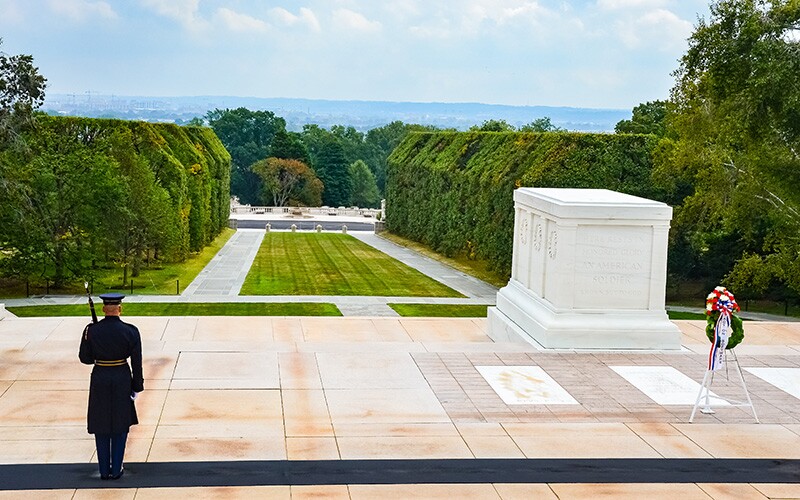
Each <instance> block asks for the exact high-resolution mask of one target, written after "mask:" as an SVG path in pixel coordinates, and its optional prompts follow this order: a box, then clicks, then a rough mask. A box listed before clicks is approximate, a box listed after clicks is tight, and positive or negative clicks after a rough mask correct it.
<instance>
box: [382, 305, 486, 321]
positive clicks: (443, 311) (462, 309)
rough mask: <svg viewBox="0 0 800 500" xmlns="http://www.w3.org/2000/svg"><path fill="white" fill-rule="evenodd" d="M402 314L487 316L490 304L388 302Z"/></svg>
mask: <svg viewBox="0 0 800 500" xmlns="http://www.w3.org/2000/svg"><path fill="white" fill-rule="evenodd" d="M388 305H389V307H391V308H392V309H394V310H395V311H396V312H397V314H399V315H400V316H413V317H429V318H434V317H437V318H485V317H486V308H487V307H489V306H480V305H469V304H388Z"/></svg>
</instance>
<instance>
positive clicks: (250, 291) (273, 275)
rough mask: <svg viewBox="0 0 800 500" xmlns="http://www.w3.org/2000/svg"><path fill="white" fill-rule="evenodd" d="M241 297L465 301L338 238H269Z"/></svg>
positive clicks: (361, 246)
mask: <svg viewBox="0 0 800 500" xmlns="http://www.w3.org/2000/svg"><path fill="white" fill-rule="evenodd" d="M240 295H347V296H353V295H364V296H381V297H386V296H399V297H463V295H461V294H460V293H458V292H457V291H455V290H453V289H452V288H450V287H448V286H445V285H443V284H442V283H439V282H438V281H436V280H434V279H432V278H430V277H428V276H425V275H424V274H422V273H421V272H419V271H417V270H416V269H413V268H411V267H409V266H407V265H405V264H403V263H402V262H400V261H398V260H396V259H394V258H392V257H389V256H388V255H386V254H385V253H383V252H381V251H379V250H377V249H375V248H373V247H371V246H369V245H367V244H365V243H362V242H360V241H359V240H357V239H356V238H353V237H352V236H350V235H346V234H338V233H289V232H286V233H278V232H275V233H267V235H266V236H265V237H264V241H263V242H262V243H261V248H260V249H259V251H258V254H257V255H256V258H255V261H254V262H253V265H252V266H251V268H250V272H249V273H248V275H247V278H246V279H245V281H244V285H243V286H242V290H241V292H240Z"/></svg>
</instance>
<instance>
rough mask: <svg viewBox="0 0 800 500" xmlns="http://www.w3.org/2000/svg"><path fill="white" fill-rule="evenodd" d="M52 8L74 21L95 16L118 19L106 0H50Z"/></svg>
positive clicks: (49, 3)
mask: <svg viewBox="0 0 800 500" xmlns="http://www.w3.org/2000/svg"><path fill="white" fill-rule="evenodd" d="M48 5H49V6H50V9H51V10H52V11H53V12H55V13H56V14H58V15H60V16H65V17H68V18H70V19H72V20H74V21H85V20H86V19H89V18H93V17H101V18H104V19H117V18H118V17H119V16H117V13H116V12H114V9H113V8H111V6H110V5H109V4H108V3H106V2H100V1H97V2H92V1H89V0H49V2H48Z"/></svg>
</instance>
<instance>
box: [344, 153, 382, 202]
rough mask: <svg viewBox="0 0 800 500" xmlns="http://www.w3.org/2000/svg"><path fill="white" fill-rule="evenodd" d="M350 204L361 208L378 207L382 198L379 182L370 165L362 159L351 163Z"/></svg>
mask: <svg viewBox="0 0 800 500" xmlns="http://www.w3.org/2000/svg"><path fill="white" fill-rule="evenodd" d="M349 171H350V205H352V206H355V207H361V208H376V207H377V206H378V203H380V201H381V198H380V194H379V193H378V184H377V183H376V182H375V176H374V175H372V172H371V171H370V169H369V167H368V166H367V164H366V163H364V162H363V161H361V160H357V161H355V162H353V163H351V164H350V167H349Z"/></svg>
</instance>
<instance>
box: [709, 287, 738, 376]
mask: <svg viewBox="0 0 800 500" xmlns="http://www.w3.org/2000/svg"><path fill="white" fill-rule="evenodd" d="M738 310H739V305H738V304H737V303H736V299H735V298H734V297H733V294H732V293H731V292H729V291H728V290H727V289H725V287H721V286H718V287H716V288H715V289H714V291H713V292H711V293H710V294H709V295H708V297H707V298H706V314H712V313H713V312H714V311H717V312H719V318H717V322H716V324H715V325H714V341H713V342H712V344H711V352H709V353H708V369H709V371H715V370H718V369H720V368H722V367H723V365H724V364H725V348H726V347H727V346H728V339H729V338H730V334H731V315H732V314H733V313H734V312H736V311H738Z"/></svg>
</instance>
